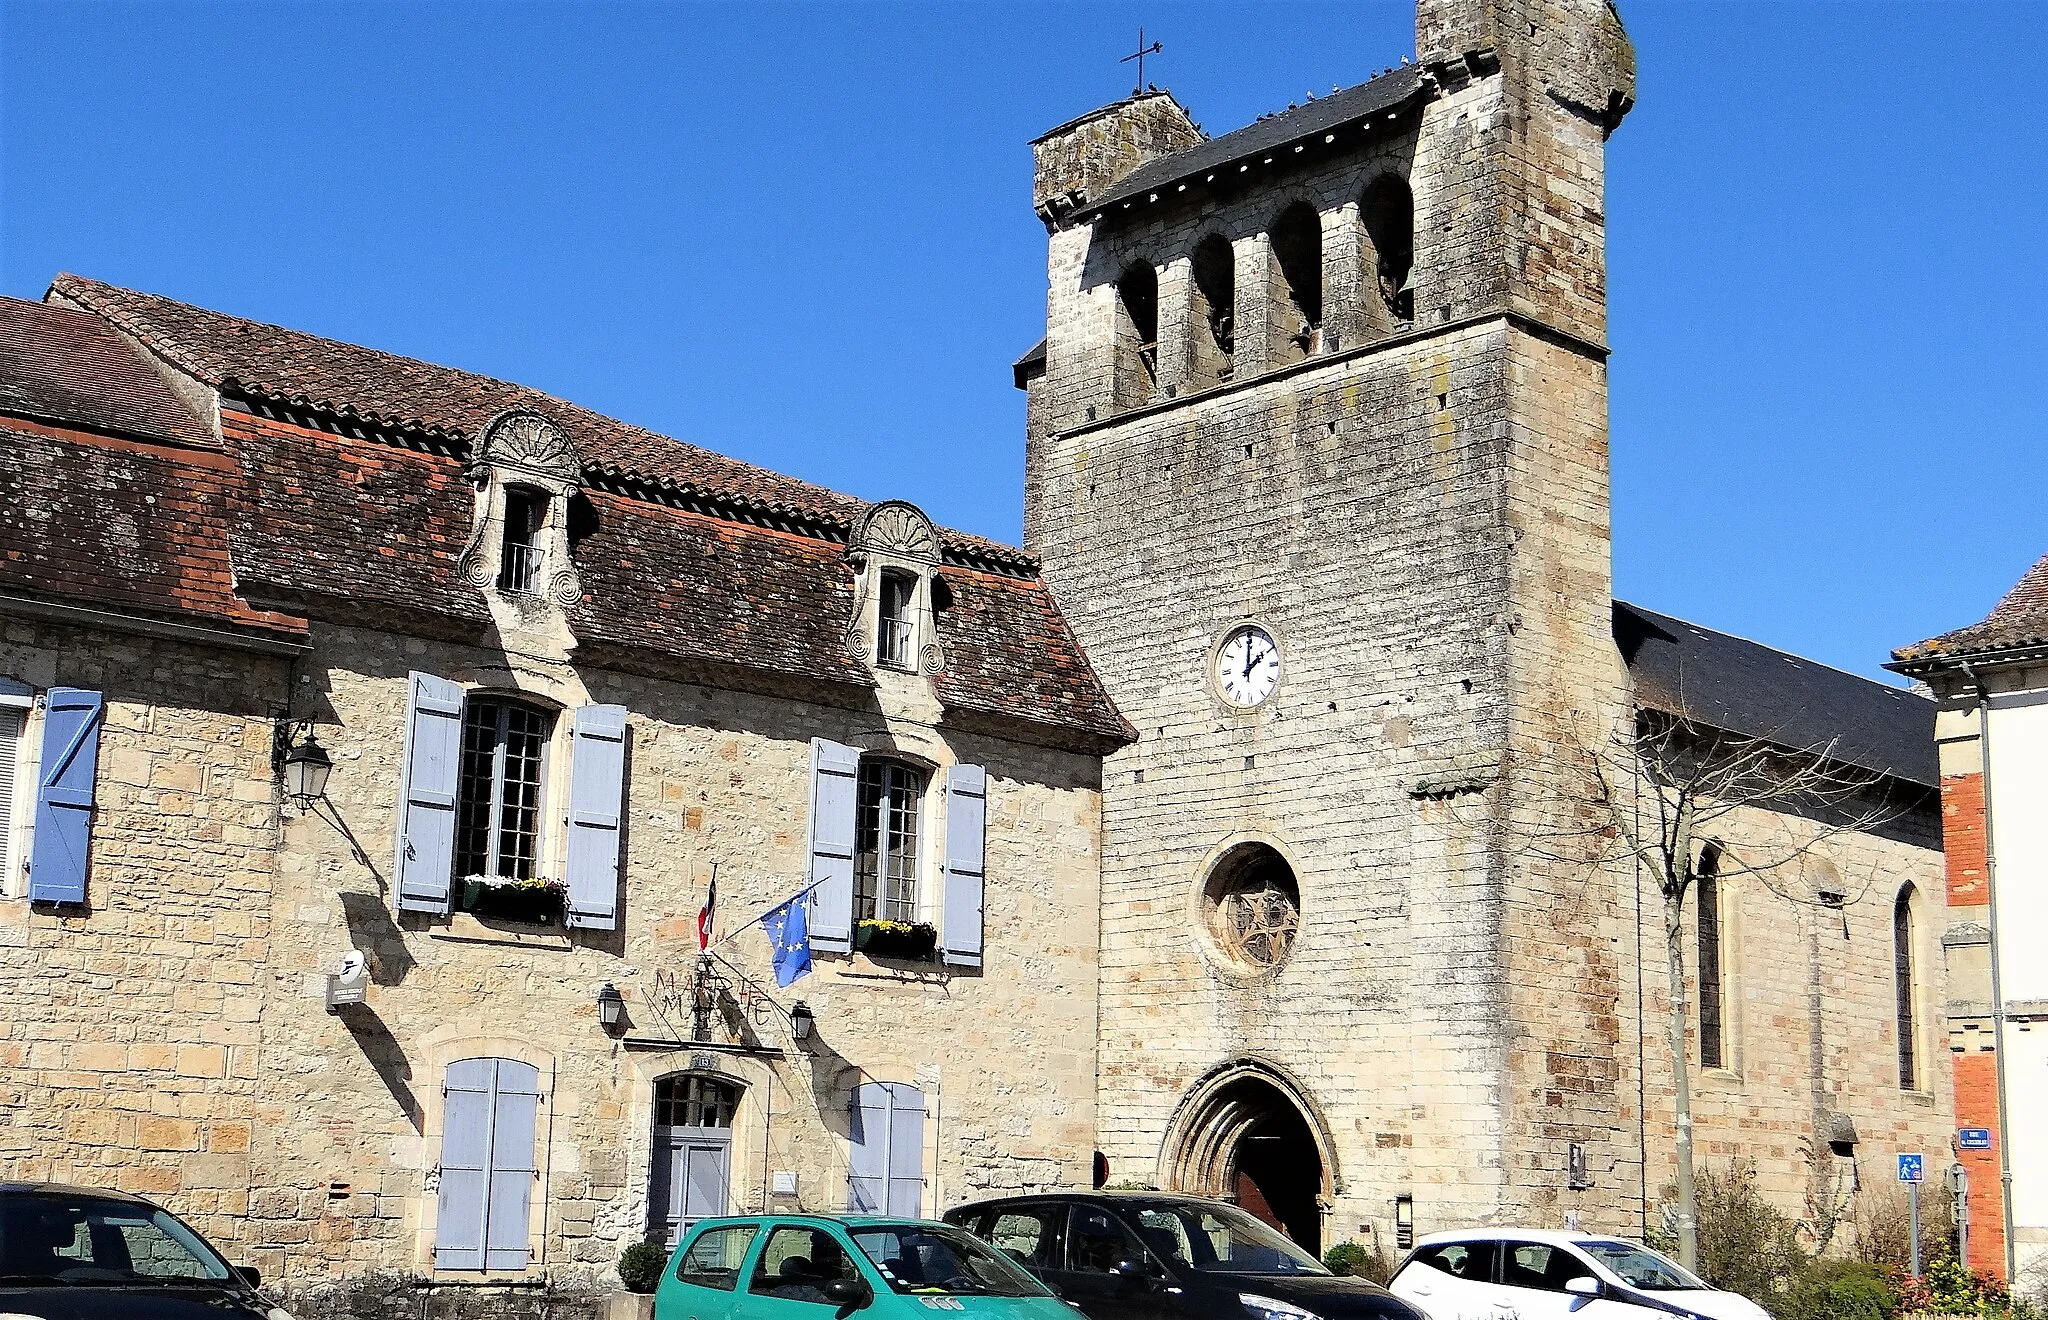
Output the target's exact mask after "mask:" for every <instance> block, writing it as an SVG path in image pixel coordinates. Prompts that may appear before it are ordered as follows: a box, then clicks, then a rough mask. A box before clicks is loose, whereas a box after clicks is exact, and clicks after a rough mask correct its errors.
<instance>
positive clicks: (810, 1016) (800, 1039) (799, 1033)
mask: <svg viewBox="0 0 2048 1320" xmlns="http://www.w3.org/2000/svg"><path fill="white" fill-rule="evenodd" d="M817 1021H818V1019H817V1016H816V1015H815V1014H814V1013H812V1012H811V1006H810V1005H809V1004H806V1003H805V1002H804V1001H803V1000H801V999H799V1000H797V1001H796V1004H795V1005H794V1006H793V1007H792V1008H791V1009H790V1010H789V1034H790V1035H791V1036H792V1037H794V1038H795V1040H796V1043H797V1044H799V1045H803V1044H805V1043H807V1042H808V1041H809V1040H810V1039H811V1028H812V1027H813V1026H815V1025H817Z"/></svg>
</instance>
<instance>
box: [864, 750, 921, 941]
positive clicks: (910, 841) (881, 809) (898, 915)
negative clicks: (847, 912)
mask: <svg viewBox="0 0 2048 1320" xmlns="http://www.w3.org/2000/svg"><path fill="white" fill-rule="evenodd" d="M923 795H924V776H923V775H922V774H920V773H919V772H918V771H917V770H915V769H913V768H912V767H910V766H907V765H904V764H903V763H902V762H900V761H885V760H881V759H879V758H876V757H865V758H863V759H862V760H861V763H860V796H859V800H858V807H857V813H856V815H855V817H854V842H853V915H854V919H855V920H857V921H858V920H865V919H867V918H870V917H882V918H886V919H887V920H890V921H915V920H916V919H917V820H918V806H919V802H920V799H921V798H922V797H923Z"/></svg>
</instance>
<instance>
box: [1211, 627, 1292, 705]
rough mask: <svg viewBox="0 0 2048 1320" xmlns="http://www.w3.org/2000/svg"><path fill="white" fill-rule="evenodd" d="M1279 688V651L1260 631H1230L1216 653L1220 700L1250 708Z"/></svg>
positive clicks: (1270, 639) (1253, 628)
mask: <svg viewBox="0 0 2048 1320" xmlns="http://www.w3.org/2000/svg"><path fill="white" fill-rule="evenodd" d="M1279 685H1280V648H1279V647H1277V646H1275V645H1274V644H1273V636H1272V634H1271V633H1268V632H1267V631H1266V630H1265V629H1264V628H1260V627H1258V626H1256V625H1254V624H1245V625H1243V626H1241V627H1237V628H1233V629H1231V630H1230V635H1229V636H1228V637H1225V638H1224V639H1223V647H1222V649H1221V650H1219V651H1217V652H1216V687H1217V690H1218V691H1220V692H1222V694H1223V699H1224V700H1225V701H1227V702H1229V703H1230V704H1231V705H1233V706H1236V707H1239V708H1240V709H1246V710H1248V709H1250V708H1251V707H1253V706H1256V705H1258V704H1259V703H1260V702H1262V701H1264V700H1265V699H1266V698H1267V697H1270V696H1272V695H1273V689H1274V688H1276V687H1278V686H1279Z"/></svg>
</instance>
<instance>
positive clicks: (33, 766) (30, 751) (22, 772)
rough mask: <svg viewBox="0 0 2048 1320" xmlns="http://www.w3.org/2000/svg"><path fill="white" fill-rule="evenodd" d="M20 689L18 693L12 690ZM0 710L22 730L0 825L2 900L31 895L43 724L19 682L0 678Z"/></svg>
mask: <svg viewBox="0 0 2048 1320" xmlns="http://www.w3.org/2000/svg"><path fill="white" fill-rule="evenodd" d="M15 688H19V689H20V691H19V692H16V691H13V690H12V689H15ZM0 711H5V712H7V713H9V714H11V715H14V716H16V717H17V718H18V719H19V720H20V722H21V728H20V730H19V731H18V732H17V733H16V735H15V747H14V789H13V792H12V794H11V795H10V798H11V800H10V801H9V802H8V804H7V806H8V808H9V810H8V812H7V817H6V823H5V824H4V825H0V868H4V869H0V897H4V898H21V897H23V896H24V895H26V894H27V893H28V853H29V848H30V847H31V846H33V844H34V841H35V839H34V835H35V803H36V794H35V783H36V774H37V771H38V770H39V769H40V768H41V763H42V757H41V755H40V752H39V749H38V746H37V740H38V735H39V734H40V732H41V726H42V721H41V720H40V719H38V718H37V703H36V697H35V691H34V689H32V688H30V687H29V686H28V685H27V684H25V683H22V682H20V681H18V680H16V679H11V678H5V677H0Z"/></svg>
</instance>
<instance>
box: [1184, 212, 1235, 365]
mask: <svg viewBox="0 0 2048 1320" xmlns="http://www.w3.org/2000/svg"><path fill="white" fill-rule="evenodd" d="M1192 264H1193V275H1194V284H1195V289H1194V316H1193V317H1192V318H1191V319H1192V320H1193V322H1194V324H1193V326H1192V327H1191V329H1190V333H1191V334H1193V336H1194V340H1195V346H1194V347H1195V351H1194V381H1195V388H1197V389H1200V388H1202V387H1205V386H1207V385H1208V384H1209V383H1210V382H1211V381H1212V380H1213V381H1225V380H1229V379H1230V378H1231V376H1232V375H1233V374H1234V372H1235V369H1236V363H1237V258H1236V257H1235V256H1234V255H1233V254H1232V252H1231V250H1230V241H1229V240H1228V239H1226V238H1224V237H1223V235H1221V234H1211V235H1209V236H1208V237H1207V238H1205V239H1203V240H1202V241H1201V242H1200V243H1198V244H1196V245H1195V257H1194V261H1193V263H1192Z"/></svg>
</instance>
